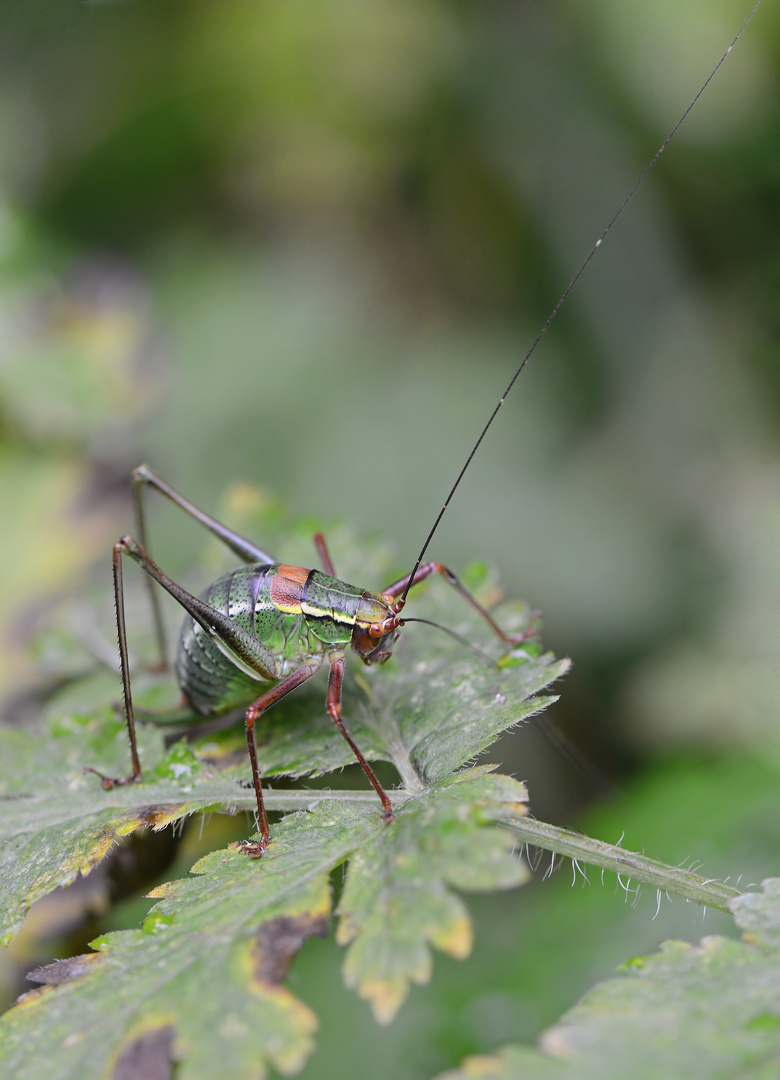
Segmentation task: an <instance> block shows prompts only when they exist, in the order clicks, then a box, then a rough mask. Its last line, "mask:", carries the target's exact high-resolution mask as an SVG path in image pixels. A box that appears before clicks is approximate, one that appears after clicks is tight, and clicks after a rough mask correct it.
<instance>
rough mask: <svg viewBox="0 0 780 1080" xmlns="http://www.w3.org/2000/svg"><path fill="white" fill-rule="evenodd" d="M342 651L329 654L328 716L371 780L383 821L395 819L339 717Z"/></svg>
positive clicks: (342, 670)
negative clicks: (378, 800) (380, 805)
mask: <svg viewBox="0 0 780 1080" xmlns="http://www.w3.org/2000/svg"><path fill="white" fill-rule="evenodd" d="M344 664H345V659H344V653H331V655H330V674H329V676H328V697H327V709H328V713H329V714H330V718H331V720H332V721H333V723H334V724H335V725H336V727H337V728H338V729H339V731H340V732H341V734H342V735H343V736H344V738H345V739H346V740H347V742H348V743H349V745H350V747H351V748H352V753H353V754H354V755H355V757H356V758H357V759H358V761H359V762H360V767H361V768H362V770H363V772H364V773H365V774H366V776H367V777H368V779H369V780H370V781H371V783H372V785H373V787H374V790H375V791H376V793H377V795H378V796H379V799H380V801H381V803H382V810H383V811H384V813H383V814H382V818H383V820H384V821H395V814H394V813H393V807H392V805H391V803H390V800H389V799H388V797H387V794H386V793H385V790H384V788H383V787H382V785H381V784H380V783H379V781H378V780H377V778H376V775H375V773H374V770H373V769H372V768H371V766H370V765H369V764H368V762H367V761H366V759H365V758H364V757H363V755H362V753H361V752H360V750H359V748H358V746H357V743H356V742H355V741H354V740H353V738H352V736H351V735H350V734H349V732H348V731H347V729H346V728H345V727H344V721H343V720H342V719H341V684H342V682H343V680H344Z"/></svg>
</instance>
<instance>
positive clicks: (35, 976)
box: [27, 952, 104, 986]
mask: <svg viewBox="0 0 780 1080" xmlns="http://www.w3.org/2000/svg"><path fill="white" fill-rule="evenodd" d="M103 959H104V957H103V954H102V953H97V952H94V953H84V954H83V955H81V956H70V957H68V958H67V959H66V960H55V961H54V963H53V964H46V965H45V966H44V967H38V968H34V969H33V970H32V971H29V972H28V973H27V978H28V979H29V980H30V982H35V983H41V984H43V985H44V986H61V985H62V984H63V983H67V982H70V981H71V980H72V979H78V978H79V976H81V975H86V973H87V972H88V971H91V970H92V968H93V967H94V966H95V964H98V963H100V962H101V961H102V960H103Z"/></svg>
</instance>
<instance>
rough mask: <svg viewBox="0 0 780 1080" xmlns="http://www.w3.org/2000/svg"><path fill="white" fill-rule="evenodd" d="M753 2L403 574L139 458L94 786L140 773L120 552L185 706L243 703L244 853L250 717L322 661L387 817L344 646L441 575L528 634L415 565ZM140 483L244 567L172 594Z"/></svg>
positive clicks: (358, 642)
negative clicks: (154, 548) (118, 683)
mask: <svg viewBox="0 0 780 1080" xmlns="http://www.w3.org/2000/svg"><path fill="white" fill-rule="evenodd" d="M759 4H760V0H758V2H757V3H756V5H755V7H754V8H753V10H752V11H751V13H750V15H749V16H748V18H747V20H746V21H745V23H744V24H743V26H742V28H741V29H740V31H739V33H738V34H737V35H736V37H735V38H734V40H733V41H732V43H731V45H730V46H729V49H728V50H727V52H726V53H725V54H724V56H723V57H722V58H721V60H720V61H719V62H718V64H717V65H716V66H715V68H714V69H713V71H712V73H711V74H710V76H709V78H708V79H707V80H706V82H705V83H704V85H703V87H702V88H701V90H699V92H698V93H697V94H696V96H695V98H694V99H693V101H692V102H691V104H690V105H689V106H688V108H687V109H686V110H685V112H684V113H683V115H682V116H681V118H680V120H679V121H678V122H677V124H676V125H675V126H674V128H673V129H672V131H671V133H670V134H669V136H668V137H667V138H666V140H665V141H664V142H663V144H662V145H661V147H660V149H659V150H658V151H657V153H656V154H655V156H654V157H653V159H652V161H651V162H650V163H649V165H648V166H647V168H646V169H645V171H644V172H643V173H642V175H641V176H640V178H639V179H638V181H637V182H636V184H635V185H634V187H633V188H632V189H631V191H630V192H629V194H628V195H627V197H626V198H625V199H624V201H623V202H622V203H621V205H620V206H619V207H618V209H617V211H616V212H615V214H614V215H613V217H612V218H611V220H610V221H609V223H608V224H607V226H606V227H605V228H604V229H603V231H602V233H601V235H600V236H599V237H598V239H597V240H596V242H595V243H594V244H593V246H592V247H591V249H590V251H589V252H588V254H587V255H586V257H585V259H584V260H583V262H582V263H581V265H580V267H579V269H578V270H577V272H576V273H575V274H574V276H573V278H572V279H571V281H570V282H569V284H568V285H567V287H566V288H565V289H564V291H563V293H562V295H561V297H560V299H559V300H558V302H557V303H556V305H555V307H554V308H553V310H552V312H551V313H550V315H549V317H548V318H547V320H546V322H545V323H544V325H543V326H542V328H541V330H540V331H539V333H538V334H537V336H536V338H535V339H534V341H533V342H532V344H531V347H530V348H529V349H528V351H527V352H526V354H525V356H524V357H523V359H522V362H521V363H520V365H519V367H518V368H517V371H516V372H515V373H514V375H513V376H512V379H511V381H510V383H509V385H508V386H507V388H506V390H505V391H504V393H503V394H502V395H501V397H500V399H499V401H498V403H497V404H496V406H495V408H494V409H493V411H492V413H491V415H490V417H489V418H488V420H487V423H486V424H485V426H484V427H483V429H482V431H481V433H480V435H479V437H478V439H477V440H476V442H475V443H474V446H473V447H472V449H471V451H470V452H469V454H468V456H467V458H466V461H465V463H464V465H463V467H462V468H461V470H460V472H459V473H458V475H457V477H456V480H455V483H454V484H453V486H452V488H451V490H450V492H449V494H448V496H447V498H446V500H445V502H444V505H443V506H442V508H441V510H440V511H439V514H438V515H437V517H436V519H435V521H434V523H433V526H432V527H431V529H430V531H429V533H428V536H427V538H426V540H425V543H424V544H423V546H422V549H421V550H420V553H419V555H418V557H417V560H416V562H415V564H414V567H413V569H412V571H411V572H410V573H409V574H406V575H405V576H404V577H402V578H400V579H399V580H398V581H395V582H393V583H392V584H391V585H389V586H387V587H386V588H385V589H384V591H383V592H381V593H376V592H372V591H370V590H367V589H364V588H362V587H360V586H353V585H350V584H347V583H346V582H344V581H341V580H340V579H339V578H338V576H337V574H336V570H335V568H334V566H333V563H332V561H331V558H330V555H329V553H328V549H327V545H326V542H325V539H324V537H323V536H322V535H321V534H320V533H317V534H315V537H314V542H315V546H316V548H317V551H318V553H319V557H320V561H321V563H322V565H323V566H324V568H325V572H324V573H323V572H322V571H320V570H310V569H308V568H305V567H300V566H292V565H288V564H285V563H280V562H278V561H277V560H276V559H274V558H273V557H272V556H271V555H269V554H268V553H267V552H265V551H263V550H262V549H261V548H259V547H257V546H256V545H255V544H253V543H251V542H250V541H248V540H246V539H245V538H243V537H242V536H240V535H239V534H237V533H236V532H234V531H233V530H231V529H229V528H228V527H227V526H225V525H223V524H222V523H220V522H219V521H217V520H216V519H215V518H212V517H210V516H209V515H208V514H206V513H204V512H203V511H202V510H200V509H198V508H197V507H196V506H194V505H193V504H192V503H190V502H189V501H188V500H187V499H185V498H184V497H183V496H181V495H179V494H178V492H176V491H175V490H174V489H173V488H172V487H170V486H169V485H168V484H167V483H166V482H165V481H164V480H163V479H162V478H161V477H159V476H157V475H156V473H154V472H153V471H152V470H151V469H150V468H149V467H148V466H146V465H141V466H140V467H139V468H137V469H136V470H135V471H134V473H133V481H134V496H135V510H136V522H137V532H138V537H139V540H138V541H137V540H135V539H133V537H131V536H124V537H122V539H121V540H119V541H118V543H116V544H115V545H114V553H113V573H114V592H115V598H116V609H117V629H118V636H119V653H120V666H121V674H122V684H123V692H124V711H125V718H126V722H127V728H128V733H129V738H130V749H131V759H132V771H131V772H130V773H129V774H128V775H127V776H124V777H108V776H105V775H104V774H102V773H99V772H97V770H95V769H91V768H90V769H88V770H87V771H89V772H93V773H96V774H97V775H98V776H99V777H100V779H101V781H102V783H103V786H104V787H105V788H107V789H109V788H113V787H117V786H122V785H125V784H130V783H134V782H135V781H137V780H139V779H140V777H141V763H140V759H139V755H138V747H137V742H136V736H135V720H134V711H133V703H132V691H131V685H130V672H129V663H128V651H127V635H126V629H125V614H124V592H123V579H122V564H123V558H124V556H125V555H129V556H130V557H131V558H132V559H133V560H134V561H135V562H136V563H138V565H140V566H141V568H142V569H143V570H144V572H145V573H146V575H147V577H148V580H149V582H150V588H151V590H152V598H153V599H152V604H153V611H154V617H155V623H156V628H157V636H158V642H159V644H160V649H161V653H162V652H163V645H162V624H161V618H160V613H159V608H158V603H157V597H156V594H155V593H154V590H153V586H152V583H154V582H156V583H157V584H158V585H160V586H162V587H163V588H164V589H165V590H166V591H167V592H168V593H170V595H171V596H173V598H174V599H175V600H176V601H177V602H178V603H179V604H180V606H181V607H182V608H184V610H185V612H186V613H187V614H186V617H185V620H184V624H183V627H182V630H181V634H180V638H179V649H178V656H177V662H176V672H177V677H178V681H179V685H180V687H181V690H182V693H183V696H184V699H185V701H186V703H187V704H188V705H189V706H190V707H191V708H192V709H193V711H194V712H195V713H197V714H199V715H200V716H204V717H209V716H218V715H221V714H223V713H225V712H228V711H231V710H232V709H234V708H235V707H237V706H239V705H241V706H245V707H246V714H245V718H246V736H247V748H248V751H249V757H250V761H251V767H252V781H253V786H254V791H255V796H256V801H257V814H258V825H259V830H260V839H259V841H257V842H255V843H250V842H246V843H245V844H244V845H243V850H244V851H245V852H246V853H247V854H249V855H252V856H259V855H261V854H262V853H263V851H264V850H265V849H266V847H267V845H268V842H269V828H268V819H267V816H266V812H265V806H264V802H263V789H262V780H261V774H260V768H259V764H258V757H257V747H256V740H255V726H256V723H257V720H258V719H259V718H260V717H261V716H262V715H263V714H264V713H265V712H267V711H268V709H270V708H271V707H272V706H273V705H275V704H276V703H277V702H278V701H280V700H281V699H282V698H284V697H285V696H286V695H287V694H289V693H290V692H291V691H292V690H294V689H295V688H296V687H298V686H300V685H301V684H302V683H304V682H306V681H307V680H308V679H310V678H311V677H312V676H313V675H315V674H316V672H317V671H319V669H320V668H321V667H322V666H323V665H324V664H326V663H327V664H328V666H329V677H328V689H327V696H326V709H327V712H328V714H329V715H330V717H331V719H332V720H333V722H334V723H335V724H336V726H337V727H338V729H339V731H340V732H341V734H342V735H343V736H344V738H345V739H346V741H347V742H348V743H349V746H350V747H351V749H352V751H353V753H354V754H355V757H356V758H357V760H358V762H359V763H360V766H361V768H362V769H363V771H364V772H365V774H366V776H367V778H368V780H369V781H370V782H371V784H372V785H373V787H374V788H375V790H376V792H377V795H378V796H379V800H380V802H381V806H382V817H383V819H384V821H385V822H392V821H393V820H394V816H395V815H394V812H393V807H392V804H391V802H390V799H389V798H388V796H387V794H386V792H385V791H384V789H383V788H382V785H381V784H380V782H379V780H378V779H377V777H376V775H375V773H374V771H373V769H372V768H371V766H370V765H369V763H368V762H367V761H366V759H365V757H364V756H363V754H362V753H361V751H360V749H359V747H358V746H357V745H356V744H355V742H354V740H353V739H352V737H351V736H350V734H349V732H348V731H347V729H346V727H345V726H344V722H343V720H342V716H341V688H342V682H343V677H344V668H345V663H346V651H347V648H348V647H351V649H352V650H353V651H354V652H355V653H357V655H358V656H359V657H360V659H361V660H362V661H363V663H365V664H376V663H380V664H381V663H383V662H384V661H386V660H387V659H388V658H389V657H390V655H391V654H392V651H393V646H394V645H395V642H396V640H397V638H398V635H399V632H400V630H401V628H402V627H403V625H404V619H403V617H402V611H403V609H404V607H405V605H406V600H407V596H408V593H409V591H410V589H412V588H414V587H415V586H416V585H418V584H419V583H420V582H422V581H424V580H426V579H427V578H429V577H431V576H432V575H435V574H438V575H441V576H442V577H443V578H444V579H445V581H447V583H448V584H449V585H450V586H452V587H453V588H454V589H456V590H457V591H458V592H459V593H460V594H461V596H462V597H463V598H464V600H465V601H467V602H468V603H469V604H471V605H472V606H473V608H475V609H476V611H477V612H478V613H479V615H480V616H481V617H482V618H483V619H484V620H485V621H486V622H487V624H488V625H489V626H490V628H491V629H492V631H493V632H494V633H495V634H496V636H497V637H498V638H499V640H500V641H501V642H502V643H503V644H504V645H505V646H508V647H509V646H514V645H516V644H519V643H521V642H523V641H525V640H526V639H527V638H528V637H529V636H531V635H532V634H533V632H534V627H533V623H532V624H531V625H530V626H529V628H528V629H527V630H526V631H524V632H523V633H521V634H515V635H511V634H507V633H505V632H504V631H503V630H502V629H501V627H500V626H498V624H497V623H496V622H495V621H494V620H493V618H492V617H491V616H490V614H489V613H488V612H487V611H486V610H485V609H484V608H483V607H482V606H481V604H480V603H479V602H478V601H477V600H476V599H475V597H473V596H472V595H471V594H470V593H469V592H468V591H467V590H466V589H465V588H464V586H463V585H462V584H461V582H460V581H459V580H458V578H457V577H456V576H455V574H454V573H452V571H451V570H449V569H448V568H447V567H445V566H444V565H442V564H441V563H438V562H430V561H429V562H424V561H423V560H424V558H425V555H426V552H427V550H428V547H429V544H430V542H431V540H432V538H433V536H434V534H435V532H436V530H437V528H438V526H439V523H440V522H441V520H442V517H443V516H444V514H445V512H446V510H447V508H448V506H449V504H450V501H451V499H452V497H453V495H454V494H455V492H456V490H457V489H458V487H459V485H460V483H461V480H462V479H463V476H464V475H465V473H466V471H467V469H468V468H469V466H470V464H471V462H472V460H473V458H474V455H475V454H476V452H477V450H478V449H479V447H480V445H481V444H482V440H483V439H484V437H485V435H486V434H487V431H488V429H489V428H490V427H491V425H492V423H493V421H494V420H495V418H496V415H497V413H498V411H499V409H500V408H501V406H502V405H503V403H504V401H505V399H506V397H507V395H508V393H509V391H510V390H511V389H512V387H513V386H514V384H515V382H516V380H517V378H518V377H519V375H520V373H521V372H522V371H523V369H524V368H525V366H526V364H527V363H528V360H529V359H530V357H531V356H532V355H533V353H534V352H535V351H536V349H537V347H538V345H539V343H540V342H541V340H542V338H543V337H544V335H545V334H546V333H547V330H548V329H549V327H550V325H551V323H552V322H553V320H554V319H555V317H556V315H557V314H558V311H559V310H560V308H561V307H562V306H563V304H564V303H565V302H566V300H567V298H568V296H569V294H570V292H571V290H572V289H573V288H574V286H575V285H576V283H577V281H578V280H579V278H580V277H581V275H582V274H583V272H584V271H585V269H586V268H587V266H588V264H589V263H590V261H591V259H592V258H593V256H594V255H595V254H596V251H597V250H598V249H599V248H600V247H601V245H602V243H603V241H604V239H605V238H606V236H607V234H608V233H609V231H610V230H611V229H612V227H613V225H614V224H615V223H616V222H617V220H618V218H619V217H620V216H621V215H622V214H623V212H624V210H625V209H626V207H627V206H628V204H629V202H630V201H631V200H632V199H633V197H634V195H635V194H636V193H637V191H638V190H639V188H640V187H641V185H642V184H643V183H644V180H645V179H646V177H647V176H648V174H649V173H650V171H651V170H652V168H653V167H654V165H655V164H656V162H657V161H658V159H659V157H660V156H661V154H662V153H663V151H664V150H665V149H666V147H667V146H668V144H669V142H670V141H671V140H672V138H673V137H674V135H675V134H676V132H677V131H678V129H679V128H680V126H681V125H682V123H683V122H684V121H685V119H686V117H687V116H688V114H689V112H690V111H691V109H692V108H693V107H694V106H695V104H696V102H697V101H698V99H699V97H700V96H701V94H702V93H703V91H704V89H705V88H706V86H707V85H708V84H709V83H710V81H711V80H712V78H713V77H714V76H715V74H716V73H717V71H718V70H719V68H720V66H721V65H722V64H723V62H724V61H725V59H726V56H728V53H729V52H730V51H731V49H732V48H733V46H734V45H735V44H736V42H737V41H738V40H739V38H740V37H741V35H742V33H743V32H744V30H745V29H746V27H747V25H748V23H749V22H750V20H751V19H752V17H753V15H754V14H755V11H756V10H757V8H758V6H759ZM147 487H152V488H154V489H156V490H157V491H158V492H160V493H161V494H162V495H164V496H165V497H166V498H168V499H169V500H170V501H172V502H173V503H174V504H176V505H177V506H179V507H180V508H181V509H182V510H183V511H185V512H186V513H187V514H189V515H190V516H191V517H193V518H194V519H195V520H196V521H198V522H200V523H201V524H202V525H203V526H205V527H206V528H207V529H208V530H209V531H210V532H212V533H213V534H214V535H215V536H216V537H218V538H219V539H220V540H221V541H222V542H223V543H224V544H226V545H227V547H228V548H230V549H231V550H232V551H233V552H234V553H235V554H236V555H237V556H238V557H239V558H240V559H241V560H242V561H243V562H244V564H245V565H244V566H243V567H240V568H239V569H237V570H234V571H232V572H230V573H228V574H225V575H223V576H222V577H220V578H219V579H218V580H217V581H215V582H214V583H213V584H212V585H211V586H210V587H209V588H208V589H207V590H206V592H205V593H204V594H203V595H202V596H201V597H197V596H194V595H193V594H191V593H189V592H188V591H187V590H185V589H183V588H182V587H181V586H180V585H178V584H177V583H176V582H175V581H173V580H172V579H171V578H170V577H168V575H167V574H165V573H164V572H163V570H161V569H160V567H158V566H157V564H156V563H155V562H154V561H153V560H152V559H151V557H150V556H149V554H148V544H147V540H146V526H145V514H144V505H143V493H144V490H145V488H147ZM456 636H457V635H456Z"/></svg>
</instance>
